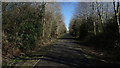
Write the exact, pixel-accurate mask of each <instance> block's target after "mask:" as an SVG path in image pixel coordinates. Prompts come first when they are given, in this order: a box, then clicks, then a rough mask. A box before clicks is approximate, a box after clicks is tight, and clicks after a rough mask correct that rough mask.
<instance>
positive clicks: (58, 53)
mask: <svg viewBox="0 0 120 68" xmlns="http://www.w3.org/2000/svg"><path fill="white" fill-rule="evenodd" d="M75 42H77V41H76V40H75V39H74V38H73V37H72V36H70V35H69V34H66V35H64V36H63V37H62V38H59V39H58V41H57V43H54V44H53V45H52V48H50V49H49V50H48V52H47V54H46V55H44V56H43V57H44V58H42V59H39V61H38V62H37V63H36V64H35V65H34V68H36V67H38V68H39V67H42V66H43V67H48V66H52V67H55V68H58V67H62V68H64V67H65V68H66V67H68V68H76V67H81V68H86V67H87V68H96V67H95V66H96V64H95V63H96V62H97V64H98V65H102V64H105V62H103V61H98V60H97V59H93V62H94V63H91V62H90V59H88V58H86V54H85V53H84V52H83V51H81V47H80V45H79V44H77V43H75ZM108 65H109V64H108Z"/></svg>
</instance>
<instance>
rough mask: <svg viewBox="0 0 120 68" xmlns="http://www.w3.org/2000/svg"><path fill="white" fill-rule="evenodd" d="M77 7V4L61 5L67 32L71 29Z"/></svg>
mask: <svg viewBox="0 0 120 68" xmlns="http://www.w3.org/2000/svg"><path fill="white" fill-rule="evenodd" d="M76 5H77V2H63V3H61V4H60V6H61V13H62V15H63V18H64V22H65V25H66V28H67V30H68V28H69V24H70V21H71V19H72V16H73V14H74V12H75V7H76Z"/></svg>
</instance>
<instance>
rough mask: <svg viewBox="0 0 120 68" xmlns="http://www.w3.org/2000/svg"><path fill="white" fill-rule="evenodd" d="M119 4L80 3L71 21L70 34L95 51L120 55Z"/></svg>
mask: <svg viewBox="0 0 120 68" xmlns="http://www.w3.org/2000/svg"><path fill="white" fill-rule="evenodd" d="M119 6H120V5H119V2H87V3H86V2H80V3H78V7H77V8H76V12H75V14H74V17H73V19H72V20H71V23H70V27H69V31H70V34H71V35H73V36H74V37H76V38H78V39H79V40H82V41H85V42H86V43H87V44H88V45H90V44H91V45H94V47H96V49H104V50H107V51H108V52H109V53H114V54H115V53H117V54H116V55H118V54H119V55H120V22H119V21H120V11H119V10H120V7H119Z"/></svg>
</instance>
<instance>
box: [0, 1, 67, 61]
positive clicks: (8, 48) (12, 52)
mask: <svg viewBox="0 0 120 68" xmlns="http://www.w3.org/2000/svg"><path fill="white" fill-rule="evenodd" d="M65 32H66V28H65V24H64V22H63V18H62V15H61V13H60V7H59V3H47V2H37V3H30V2H27V3H24V2H5V3H4V2H3V3H2V52H3V56H4V57H3V59H4V58H5V57H10V58H12V57H15V56H19V55H20V54H21V53H24V54H27V53H29V52H30V51H32V50H33V49H34V48H35V47H38V46H43V44H44V43H45V42H46V43H48V42H49V41H50V40H52V39H55V38H57V37H58V36H59V35H61V34H63V33H65Z"/></svg>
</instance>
